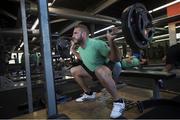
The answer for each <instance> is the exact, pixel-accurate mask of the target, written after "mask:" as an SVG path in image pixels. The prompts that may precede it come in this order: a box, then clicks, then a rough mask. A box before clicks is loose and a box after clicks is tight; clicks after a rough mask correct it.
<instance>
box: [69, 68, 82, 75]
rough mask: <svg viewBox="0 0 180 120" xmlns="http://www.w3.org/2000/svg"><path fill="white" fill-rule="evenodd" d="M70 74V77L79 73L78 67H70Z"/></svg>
mask: <svg viewBox="0 0 180 120" xmlns="http://www.w3.org/2000/svg"><path fill="white" fill-rule="evenodd" d="M70 72H71V75H72V76H75V75H77V74H78V73H80V70H79V67H78V66H75V67H72V68H71V69H70Z"/></svg>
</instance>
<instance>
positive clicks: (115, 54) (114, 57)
mask: <svg viewBox="0 0 180 120" xmlns="http://www.w3.org/2000/svg"><path fill="white" fill-rule="evenodd" d="M106 37H107V39H108V42H109V47H110V49H111V50H110V55H109V58H110V60H111V61H120V59H121V56H120V52H119V48H118V47H117V46H116V44H115V42H114V38H115V35H111V34H109V32H107V35H106Z"/></svg>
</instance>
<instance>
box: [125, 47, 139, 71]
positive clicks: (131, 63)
mask: <svg viewBox="0 0 180 120" xmlns="http://www.w3.org/2000/svg"><path fill="white" fill-rule="evenodd" d="M139 65H140V61H139V59H138V58H137V57H136V56H133V55H132V50H128V51H127V55H126V58H124V59H122V68H123V69H133V68H136V67H139Z"/></svg>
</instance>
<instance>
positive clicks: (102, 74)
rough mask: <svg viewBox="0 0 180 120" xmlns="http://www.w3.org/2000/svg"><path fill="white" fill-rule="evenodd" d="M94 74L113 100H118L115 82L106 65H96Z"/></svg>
mask: <svg viewBox="0 0 180 120" xmlns="http://www.w3.org/2000/svg"><path fill="white" fill-rule="evenodd" d="M95 74H96V76H97V78H98V80H99V81H100V83H101V84H102V85H103V86H104V87H105V88H106V89H107V91H108V92H109V93H110V94H111V95H112V97H113V99H114V100H118V99H119V97H118V94H117V89H116V85H115V82H114V80H113V78H112V72H111V70H110V69H109V68H108V67H106V66H101V67H98V68H97V69H96V71H95Z"/></svg>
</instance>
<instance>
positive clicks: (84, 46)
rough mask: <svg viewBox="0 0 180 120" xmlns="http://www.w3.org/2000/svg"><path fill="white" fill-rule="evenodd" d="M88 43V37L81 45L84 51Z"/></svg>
mask: <svg viewBox="0 0 180 120" xmlns="http://www.w3.org/2000/svg"><path fill="white" fill-rule="evenodd" d="M87 41H88V37H87V38H86V39H84V40H83V42H82V44H81V47H82V48H83V49H84V48H86V43H87Z"/></svg>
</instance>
